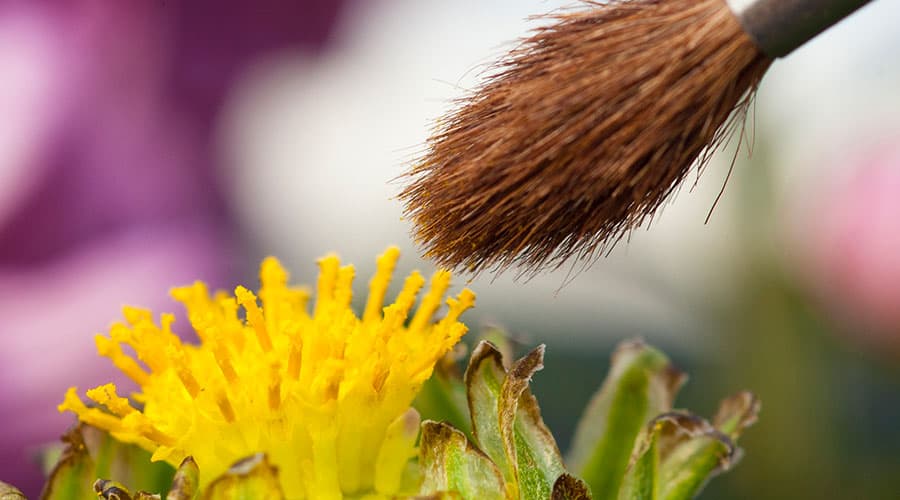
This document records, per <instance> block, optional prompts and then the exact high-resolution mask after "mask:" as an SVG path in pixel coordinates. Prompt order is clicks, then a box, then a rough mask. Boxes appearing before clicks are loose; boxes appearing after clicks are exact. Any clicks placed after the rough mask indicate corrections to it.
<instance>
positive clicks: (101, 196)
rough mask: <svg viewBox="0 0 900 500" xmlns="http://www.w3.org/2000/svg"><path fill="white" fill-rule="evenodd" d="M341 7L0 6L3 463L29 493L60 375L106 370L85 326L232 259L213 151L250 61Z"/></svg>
mask: <svg viewBox="0 0 900 500" xmlns="http://www.w3.org/2000/svg"><path fill="white" fill-rule="evenodd" d="M341 4H342V2H340V1H334V0H319V1H283V2H260V3H252V2H243V3H230V2H219V1H199V2H198V1H191V2H173V1H139V2H109V1H95V0H72V1H65V2H35V1H21V2H4V3H2V4H0V74H2V75H4V76H3V78H2V81H0V109H3V110H4V113H3V115H4V116H3V120H2V124H0V316H2V317H3V319H4V321H3V327H2V332H0V415H2V422H3V423H2V426H0V450H2V451H0V463H2V470H3V479H5V480H8V481H12V482H15V483H17V484H18V485H20V487H21V488H22V489H23V490H24V491H25V492H26V493H29V494H30V495H36V494H37V492H38V491H39V489H40V485H41V483H42V476H41V474H40V471H39V469H38V468H37V466H36V465H34V463H33V458H31V457H29V455H31V454H33V452H34V451H35V448H34V447H36V446H37V445H39V444H42V443H46V442H50V441H53V440H54V439H56V438H57V436H59V434H60V433H61V432H62V431H63V430H64V429H65V428H66V427H67V426H68V425H69V424H70V423H71V418H70V417H69V416H68V415H60V414H58V413H57V412H56V411H54V406H55V404H56V402H58V401H59V399H60V397H61V396H60V395H61V394H62V392H61V391H62V390H64V388H65V386H67V385H70V384H78V385H80V386H82V387H88V386H92V385H94V384H98V383H101V382H102V381H104V380H108V379H109V378H110V377H111V376H113V372H114V370H112V369H111V367H110V366H109V364H108V363H106V362H104V361H103V360H102V359H100V358H98V357H97V356H96V353H95V350H94V347H93V342H92V340H91V335H92V334H93V333H94V332H99V331H102V330H104V329H105V327H106V325H107V324H109V322H110V320H112V319H114V318H115V317H116V314H117V310H118V308H119V307H120V306H121V305H122V304H124V303H130V304H140V305H143V306H148V307H153V308H154V309H155V310H156V311H160V310H167V309H171V308H172V305H171V303H170V301H168V300H167V295H166V292H167V290H168V289H169V287H171V286H173V285H176V284H179V283H188V282H191V281H193V280H196V279H203V280H206V281H209V282H211V283H212V284H213V285H214V286H225V285H231V284H232V283H233V281H234V279H235V276H236V275H238V274H239V271H240V270H242V268H239V267H236V266H238V265H243V263H244V261H245V259H244V258H243V257H242V254H243V247H242V245H241V243H240V240H239V236H238V234H237V233H236V231H235V229H236V228H235V224H234V223H233V217H232V215H231V212H232V207H230V206H229V202H228V201H227V200H226V198H225V197H224V196H223V189H222V186H221V180H220V179H219V177H220V176H219V174H217V168H216V163H217V158H216V152H215V151H214V149H213V147H212V143H213V136H214V132H215V129H216V123H217V120H218V118H219V115H220V113H221V110H222V107H223V104H224V102H225V100H226V97H227V95H228V93H229V91H230V90H231V88H232V86H233V85H234V83H235V80H236V79H237V78H238V77H239V76H240V75H241V74H242V72H243V71H244V70H245V69H246V67H247V66H248V65H249V64H251V63H253V62H254V61H255V60H256V59H257V58H259V57H261V56H263V55H265V54H267V53H271V52H273V51H283V50H286V49H290V50H297V51H303V52H305V53H308V54H310V55H315V54H318V53H320V52H321V51H322V50H323V49H324V48H325V46H326V45H327V43H328V41H329V37H330V33H331V30H332V27H333V25H334V23H335V21H336V19H337V17H338V15H339V13H340V9H341Z"/></svg>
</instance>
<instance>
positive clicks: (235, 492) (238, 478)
mask: <svg viewBox="0 0 900 500" xmlns="http://www.w3.org/2000/svg"><path fill="white" fill-rule="evenodd" d="M203 498H204V499H207V500H245V499H256V498H265V499H267V500H280V499H283V498H284V493H283V492H282V491H281V483H279V481H278V469H277V468H276V467H275V466H273V465H272V464H270V463H269V460H268V458H266V455H265V454H264V453H257V454H256V455H252V456H250V457H247V458H245V459H243V460H239V461H238V462H236V463H235V464H234V465H232V466H231V468H230V469H228V471H227V472H225V474H222V475H221V476H219V477H218V478H216V479H215V480H214V481H213V482H212V483H210V485H209V486H207V487H206V490H205V491H204V492H203Z"/></svg>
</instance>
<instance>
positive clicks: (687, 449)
mask: <svg viewBox="0 0 900 500" xmlns="http://www.w3.org/2000/svg"><path fill="white" fill-rule="evenodd" d="M758 412H759V401H758V400H757V399H756V397H755V396H753V395H752V394H750V393H748V392H742V393H739V394H737V395H735V396H733V397H731V398H729V399H727V400H725V401H723V402H722V404H721V406H720V409H719V412H718V414H717V416H716V418H715V422H716V425H713V424H710V423H709V422H708V421H706V420H704V419H702V418H700V417H698V416H696V415H693V414H690V413H688V412H684V411H673V412H668V413H664V414H662V415H660V416H658V417H656V418H655V419H653V420H652V421H651V422H650V423H649V424H648V425H647V426H646V428H645V429H644V431H643V432H642V434H641V436H640V437H639V438H638V440H637V443H636V444H635V448H634V452H633V454H632V457H631V463H630V465H629V467H628V470H627V472H626V474H625V478H624V480H623V483H622V488H621V490H620V492H619V500H657V499H659V500H689V499H691V498H694V497H696V496H697V495H698V494H699V493H700V491H701V490H702V489H703V486H704V485H705V484H706V483H707V482H708V481H709V479H710V478H712V477H713V476H714V475H716V474H718V473H719V472H722V471H724V470H727V469H728V468H730V467H731V466H732V465H734V464H735V463H736V461H737V459H738V458H739V457H740V450H739V449H738V448H737V447H736V446H735V444H734V440H736V439H737V438H738V437H739V436H740V434H741V432H742V431H743V430H744V429H745V428H746V427H748V426H749V425H752V424H753V423H754V422H755V421H756V416H757V414H758Z"/></svg>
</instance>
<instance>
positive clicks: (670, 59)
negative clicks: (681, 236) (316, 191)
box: [400, 0, 771, 274]
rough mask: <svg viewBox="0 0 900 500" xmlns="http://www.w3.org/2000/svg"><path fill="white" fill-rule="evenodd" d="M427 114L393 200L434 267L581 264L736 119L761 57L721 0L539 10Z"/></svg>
mask: <svg viewBox="0 0 900 500" xmlns="http://www.w3.org/2000/svg"><path fill="white" fill-rule="evenodd" d="M544 21H545V23H543V24H542V25H541V26H540V27H538V28H537V29H535V30H534V31H533V32H532V33H531V35H530V36H529V37H528V38H526V39H524V40H523V41H522V42H521V43H520V44H519V45H518V46H517V47H516V48H514V49H513V50H512V51H511V52H510V53H509V54H508V55H507V56H506V57H505V58H504V59H503V60H501V61H499V62H498V63H497V64H496V65H495V66H494V67H493V69H492V70H490V71H489V73H488V74H487V75H486V78H485V81H484V83H483V84H482V85H481V86H480V87H479V88H477V89H476V90H474V91H473V92H471V93H470V94H469V95H467V96H466V97H464V98H462V99H461V100H459V101H458V103H457V106H456V108H455V109H454V110H453V111H452V112H450V113H449V114H448V115H446V116H444V117H443V118H441V119H439V120H438V122H437V124H436V128H435V130H434V131H433V133H432V135H431V137H430V138H429V139H428V141H427V143H426V145H425V152H424V154H423V155H422V157H421V158H419V159H418V161H416V162H415V164H414V166H413V167H412V169H411V171H410V172H409V173H408V179H409V184H408V185H407V186H406V188H405V189H404V190H403V192H402V193H401V194H400V199H401V200H402V201H403V202H404V203H405V208H406V214H407V216H408V217H409V218H410V219H411V220H412V222H413V224H414V225H415V234H416V237H417V240H418V241H419V242H420V243H421V244H422V245H423V247H424V249H425V252H426V254H427V255H428V256H429V257H431V258H433V259H434V260H436V261H437V262H438V263H439V264H441V265H444V266H448V267H455V268H465V269H467V270H469V271H472V272H474V273H477V272H479V271H483V270H498V271H502V270H504V269H506V268H508V267H511V266H516V267H520V268H521V270H522V272H524V273H525V274H530V273H532V272H537V271H540V270H542V269H545V268H556V267H559V266H560V265H562V264H563V263H564V262H565V261H567V260H569V259H570V258H574V259H576V260H578V261H580V262H583V263H590V262H592V261H593V260H594V259H595V258H596V257H597V256H599V255H602V254H603V252H604V251H606V250H608V249H610V248H611V247H612V245H614V244H615V243H616V242H617V241H618V240H619V239H621V238H622V237H623V236H624V235H626V234H627V233H628V232H629V231H630V230H632V229H634V228H636V227H637V226H639V225H640V224H641V223H643V222H645V221H647V220H648V219H650V218H651V217H652V216H653V214H654V213H655V212H656V210H657V209H658V208H659V207H660V206H661V204H662V203H663V202H664V201H665V200H666V198H667V197H668V196H669V195H670V194H671V193H672V191H673V190H674V189H675V188H676V186H677V185H678V184H679V183H680V182H682V181H683V180H684V179H685V177H686V176H687V174H688V173H689V172H690V171H691V169H692V166H693V167H696V168H697V169H698V171H699V169H702V167H703V166H704V165H705V164H706V162H707V161H708V160H709V158H710V154H711V152H712V151H713V150H714V149H715V148H716V147H717V146H719V145H720V144H722V142H723V141H724V140H725V139H726V138H727V137H729V134H730V133H731V132H732V131H733V130H734V129H735V128H736V127H737V126H739V125H740V124H742V123H743V121H744V120H743V119H744V116H745V113H746V111H747V107H748V104H749V102H750V98H751V96H752V94H753V90H754V89H755V88H756V86H757V84H758V83H759V81H760V79H761V78H762V76H763V74H764V73H765V71H766V69H767V68H768V66H769V64H770V63H771V60H770V59H768V58H767V57H765V56H764V55H762V54H761V53H760V52H759V51H758V49H757V48H756V46H755V45H754V43H753V41H752V40H751V39H750V38H749V37H747V35H746V34H744V32H743V31H742V30H741V27H740V24H739V23H738V21H737V20H736V19H735V18H734V16H733V14H732V13H731V11H730V10H729V9H728V7H727V6H726V4H725V2H723V1H722V0H691V1H687V0H682V1H661V0H630V1H628V0H613V1H611V2H603V3H601V2H594V1H583V2H581V3H580V4H579V5H578V6H577V7H575V8H572V9H567V10H562V11H559V12H556V13H553V14H550V15H549V16H547V17H546V18H544Z"/></svg>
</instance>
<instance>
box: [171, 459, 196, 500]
mask: <svg viewBox="0 0 900 500" xmlns="http://www.w3.org/2000/svg"><path fill="white" fill-rule="evenodd" d="M199 492H200V469H199V467H197V462H195V461H194V459H193V457H187V458H185V459H184V460H182V461H181V465H179V466H178V470H176V471H175V477H174V478H173V479H172V487H171V488H170V489H169V494H168V495H166V500H194V498H196V497H197V494H198V493H199Z"/></svg>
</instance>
